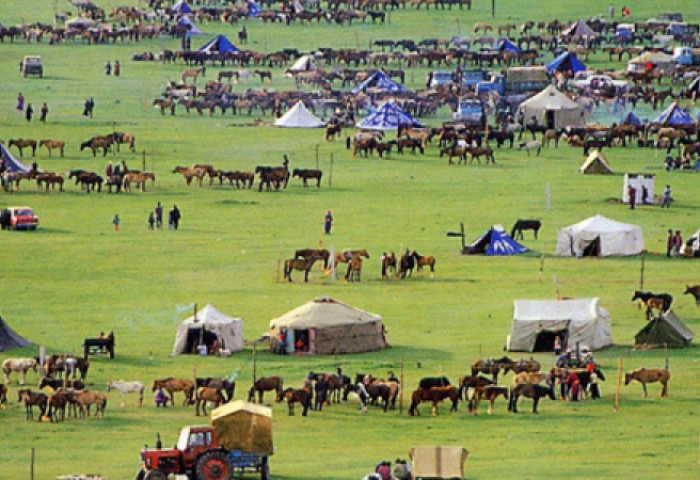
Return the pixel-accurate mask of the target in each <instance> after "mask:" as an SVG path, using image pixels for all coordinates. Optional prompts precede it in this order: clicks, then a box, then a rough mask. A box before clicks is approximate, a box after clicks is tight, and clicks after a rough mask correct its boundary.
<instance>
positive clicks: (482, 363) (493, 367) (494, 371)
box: [471, 356, 514, 383]
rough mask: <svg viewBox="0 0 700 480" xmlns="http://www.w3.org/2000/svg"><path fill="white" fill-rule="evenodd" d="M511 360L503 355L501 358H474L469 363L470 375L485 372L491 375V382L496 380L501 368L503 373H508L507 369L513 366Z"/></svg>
mask: <svg viewBox="0 0 700 480" xmlns="http://www.w3.org/2000/svg"><path fill="white" fill-rule="evenodd" d="M513 363H514V362H513V360H511V359H510V358H508V357H506V356H504V357H501V358H496V359H494V358H487V359H479V360H476V361H475V362H474V363H472V365H471V371H472V375H476V374H478V373H487V374H489V375H492V376H493V383H497V382H498V374H499V372H500V371H501V370H503V373H508V370H510V369H512V368H513Z"/></svg>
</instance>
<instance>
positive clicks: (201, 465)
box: [195, 450, 233, 480]
mask: <svg viewBox="0 0 700 480" xmlns="http://www.w3.org/2000/svg"><path fill="white" fill-rule="evenodd" d="M195 472H196V474H197V480H231V477H232V476H233V468H232V467H231V462H229V460H228V458H227V457H226V454H225V453H224V452H222V451H219V450H212V451H210V452H207V453H205V454H204V455H202V456H201V457H200V458H199V460H197V465H196V467H195Z"/></svg>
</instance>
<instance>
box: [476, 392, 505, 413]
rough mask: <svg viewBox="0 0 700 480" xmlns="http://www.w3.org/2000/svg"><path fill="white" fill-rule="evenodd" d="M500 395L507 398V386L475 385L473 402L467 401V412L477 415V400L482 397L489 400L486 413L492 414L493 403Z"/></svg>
mask: <svg viewBox="0 0 700 480" xmlns="http://www.w3.org/2000/svg"><path fill="white" fill-rule="evenodd" d="M501 395H503V398H505V399H506V400H508V399H509V391H508V387H504V386H501V385H484V386H483V387H477V388H476V390H475V391H474V397H473V402H472V401H470V402H469V413H473V414H474V415H477V413H478V410H479V402H480V401H481V399H482V398H483V399H485V400H488V401H489V409H488V414H489V415H491V414H493V404H494V403H495V401H496V399H497V398H498V397H500V396H501Z"/></svg>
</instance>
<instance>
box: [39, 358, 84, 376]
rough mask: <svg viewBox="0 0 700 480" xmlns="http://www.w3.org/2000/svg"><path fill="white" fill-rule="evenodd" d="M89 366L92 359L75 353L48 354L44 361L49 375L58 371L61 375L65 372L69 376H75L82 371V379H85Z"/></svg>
mask: <svg viewBox="0 0 700 480" xmlns="http://www.w3.org/2000/svg"><path fill="white" fill-rule="evenodd" d="M89 368H90V360H88V359H87V358H83V357H76V356H73V355H57V354H52V355H49V356H47V357H46V360H45V362H44V370H45V371H46V375H47V376H48V377H52V376H53V375H54V373H58V374H59V377H60V376H62V374H63V372H65V373H66V375H67V376H72V377H73V378H75V377H76V374H77V372H80V379H81V380H85V378H87V373H88V370H89Z"/></svg>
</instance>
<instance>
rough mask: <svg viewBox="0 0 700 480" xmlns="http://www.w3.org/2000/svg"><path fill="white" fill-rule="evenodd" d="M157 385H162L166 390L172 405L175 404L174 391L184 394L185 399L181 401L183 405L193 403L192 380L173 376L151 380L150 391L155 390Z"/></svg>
mask: <svg viewBox="0 0 700 480" xmlns="http://www.w3.org/2000/svg"><path fill="white" fill-rule="evenodd" d="M159 387H163V389H164V390H165V391H166V392H168V397H169V398H170V404H171V405H173V406H175V392H182V393H183V394H184V395H185V399H184V401H183V403H182V404H183V405H192V404H193V403H194V400H193V399H192V397H193V395H194V383H193V382H192V380H188V379H186V378H173V377H167V378H162V379H156V380H153V385H152V386H151V391H153V392H155V391H156V390H158V388H159Z"/></svg>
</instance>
